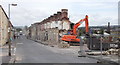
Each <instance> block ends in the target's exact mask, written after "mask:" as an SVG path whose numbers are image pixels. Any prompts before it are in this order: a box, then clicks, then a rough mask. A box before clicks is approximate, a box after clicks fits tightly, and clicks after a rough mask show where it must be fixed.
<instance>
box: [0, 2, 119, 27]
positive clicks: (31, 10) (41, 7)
mask: <svg viewBox="0 0 120 65" xmlns="http://www.w3.org/2000/svg"><path fill="white" fill-rule="evenodd" d="M0 1H1V2H0V4H1V5H2V6H3V8H4V9H5V11H6V13H8V4H11V3H17V6H16V7H13V6H11V21H12V24H13V25H14V26H24V25H28V26H29V25H30V24H33V23H35V22H40V21H42V20H43V19H45V18H47V17H49V16H50V15H52V14H54V13H56V12H57V11H60V10H61V9H68V16H69V18H70V21H71V22H74V23H77V22H78V21H79V20H80V19H82V18H84V17H85V15H86V14H87V15H88V16H89V25H90V26H93V25H94V26H98V25H107V23H108V22H110V23H111V25H117V24H118V1H119V0H0ZM82 26H84V24H82Z"/></svg>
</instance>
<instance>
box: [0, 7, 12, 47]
mask: <svg viewBox="0 0 120 65" xmlns="http://www.w3.org/2000/svg"><path fill="white" fill-rule="evenodd" d="M10 29H13V25H12V23H11V22H10V20H9V18H8V16H7V14H6V12H5V11H4V9H3V7H2V6H1V5H0V46H3V45H4V44H6V43H7V42H8V39H9V35H10V37H13V31H11V30H10Z"/></svg>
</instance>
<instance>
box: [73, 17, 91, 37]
mask: <svg viewBox="0 0 120 65" xmlns="http://www.w3.org/2000/svg"><path fill="white" fill-rule="evenodd" d="M84 21H85V29H86V34H88V32H89V27H88V25H89V24H88V15H86V16H85V18H84V19H81V20H80V21H79V22H78V23H76V24H75V25H74V26H73V35H77V31H76V30H77V28H78V26H80V25H81V24H82V23H83V22H84Z"/></svg>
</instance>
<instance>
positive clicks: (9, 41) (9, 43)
mask: <svg viewBox="0 0 120 65" xmlns="http://www.w3.org/2000/svg"><path fill="white" fill-rule="evenodd" d="M10 6H17V4H8V20H9V21H10ZM10 32H11V27H10V26H9V28H8V38H9V40H8V45H9V51H8V55H9V56H11V37H10V36H11V33H10Z"/></svg>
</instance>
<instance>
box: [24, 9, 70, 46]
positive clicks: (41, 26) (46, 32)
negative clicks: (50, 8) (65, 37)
mask: <svg viewBox="0 0 120 65" xmlns="http://www.w3.org/2000/svg"><path fill="white" fill-rule="evenodd" d="M70 23H71V22H70V20H69V18H68V9H61V11H58V12H57V13H56V14H53V15H51V16H50V17H48V18H46V19H44V20H43V21H41V22H37V23H34V24H31V26H30V27H29V28H28V30H27V32H26V34H27V37H28V38H30V39H32V40H35V41H36V40H37V41H45V42H46V41H47V42H50V43H52V44H57V43H58V42H59V37H60V36H61V35H62V34H64V33H65V32H67V31H68V30H69V29H70Z"/></svg>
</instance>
